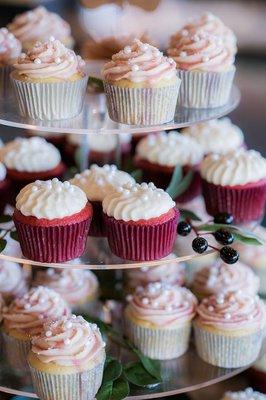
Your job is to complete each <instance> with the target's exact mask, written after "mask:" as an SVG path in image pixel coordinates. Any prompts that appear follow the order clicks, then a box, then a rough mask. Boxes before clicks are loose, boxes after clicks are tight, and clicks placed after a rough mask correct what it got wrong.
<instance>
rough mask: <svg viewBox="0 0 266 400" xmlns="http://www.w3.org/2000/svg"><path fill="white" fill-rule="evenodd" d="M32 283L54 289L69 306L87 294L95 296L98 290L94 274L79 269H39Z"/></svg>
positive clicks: (86, 296)
mask: <svg viewBox="0 0 266 400" xmlns="http://www.w3.org/2000/svg"><path fill="white" fill-rule="evenodd" d="M34 285H37V286H38V285H43V286H46V287H49V288H50V289H53V290H55V291H56V292H57V293H59V294H60V295H61V296H62V298H63V299H64V300H65V301H66V302H67V303H68V304H69V305H70V306H71V307H73V306H75V305H77V304H79V302H80V301H82V300H85V299H86V298H88V297H89V296H95V294H96V293H97V290H98V280H97V277H96V275H94V273H93V272H91V271H83V270H81V269H54V268H46V269H45V270H40V271H38V272H37V273H36V276H35V279H34Z"/></svg>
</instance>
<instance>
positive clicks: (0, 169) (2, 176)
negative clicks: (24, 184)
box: [0, 162, 6, 181]
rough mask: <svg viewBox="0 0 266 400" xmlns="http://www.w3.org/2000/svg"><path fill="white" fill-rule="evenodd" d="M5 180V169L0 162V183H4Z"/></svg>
mask: <svg viewBox="0 0 266 400" xmlns="http://www.w3.org/2000/svg"><path fill="white" fill-rule="evenodd" d="M5 179H6V167H5V166H4V164H2V163H1V162H0V181H4V180H5Z"/></svg>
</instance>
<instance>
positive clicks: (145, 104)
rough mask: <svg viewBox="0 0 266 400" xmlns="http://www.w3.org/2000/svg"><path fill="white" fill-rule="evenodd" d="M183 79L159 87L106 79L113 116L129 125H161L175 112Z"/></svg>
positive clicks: (109, 111) (110, 115)
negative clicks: (130, 85)
mask: <svg viewBox="0 0 266 400" xmlns="http://www.w3.org/2000/svg"><path fill="white" fill-rule="evenodd" d="M179 88H180V80H177V81H176V83H175V84H173V85H168V86H163V87H158V88H156V87H155V88H126V87H119V86H115V85H111V84H109V83H107V82H104V90H105V94H106V99H107V108H108V113H109V117H110V118H111V119H112V120H113V121H116V122H119V123H121V124H128V125H131V124H132V125H157V124H163V123H166V122H169V121H172V119H174V116H175V109H176V103H177V97H178V92H179Z"/></svg>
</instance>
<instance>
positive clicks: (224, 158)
mask: <svg viewBox="0 0 266 400" xmlns="http://www.w3.org/2000/svg"><path fill="white" fill-rule="evenodd" d="M200 173H201V176H202V178H204V179H205V180H206V181H208V182H210V183H214V184H215V185H221V186H236V185H245V184H247V183H252V182H257V181H260V180H261V179H265V178H266V159H265V158H263V157H262V156H261V154H260V153H259V152H258V151H255V150H244V149H239V150H237V151H231V152H229V153H227V154H225V155H218V154H210V155H208V156H207V157H206V158H205V159H204V160H203V162H202V164H201V168H200Z"/></svg>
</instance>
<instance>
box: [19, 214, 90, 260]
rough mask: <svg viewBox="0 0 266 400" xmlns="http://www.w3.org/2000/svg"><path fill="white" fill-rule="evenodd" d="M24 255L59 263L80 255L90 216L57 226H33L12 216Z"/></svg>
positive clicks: (83, 247)
mask: <svg viewBox="0 0 266 400" xmlns="http://www.w3.org/2000/svg"><path fill="white" fill-rule="evenodd" d="M13 219H14V223H15V226H16V229H17V233H18V237H19V242H20V246H21V250H22V253H23V255H24V257H26V258H29V259H30V260H33V261H39V262H45V263H59V262H65V261H69V260H73V259H74V258H77V257H80V256H81V255H82V254H83V252H84V250H85V246H86V239H87V236H88V231H89V226H90V223H91V217H90V218H88V219H85V220H83V221H81V222H77V223H73V224H69V225H64V226H63V225H61V226H60V225H58V226H46V227H44V226H33V225H30V224H26V223H22V222H20V221H18V220H17V219H16V217H15V216H13Z"/></svg>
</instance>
